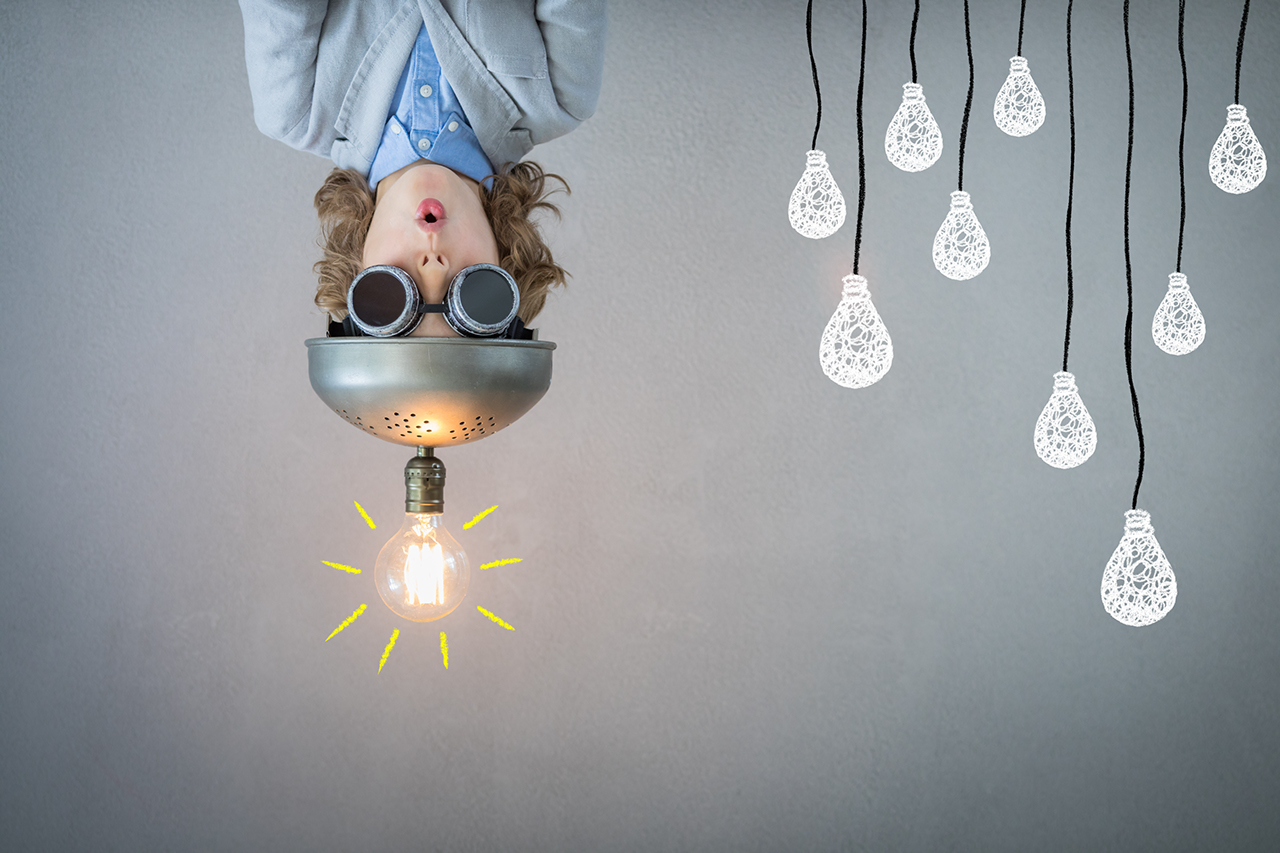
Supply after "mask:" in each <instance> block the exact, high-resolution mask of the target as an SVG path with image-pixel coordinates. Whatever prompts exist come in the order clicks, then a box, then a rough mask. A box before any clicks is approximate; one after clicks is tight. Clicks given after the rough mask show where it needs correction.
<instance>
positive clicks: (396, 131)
mask: <svg viewBox="0 0 1280 853" xmlns="http://www.w3.org/2000/svg"><path fill="white" fill-rule="evenodd" d="M391 132H392V133H394V134H395V135H396V136H399V135H400V125H398V124H393V125H391Z"/></svg>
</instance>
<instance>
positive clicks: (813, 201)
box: [787, 151, 845, 240]
mask: <svg viewBox="0 0 1280 853" xmlns="http://www.w3.org/2000/svg"><path fill="white" fill-rule="evenodd" d="M844 212H845V211H844V196H843V195H841V194H840V188H839V187H838V186H836V181H835V178H833V177H831V170H830V169H828V168H827V155H826V154H824V153H823V152H821V151H810V152H809V155H808V160H807V162H806V164H805V167H804V174H803V175H801V176H800V181H799V182H798V183H797V184H796V188H795V189H794V190H792V191H791V204H790V206H788V208H787V215H788V216H790V217H791V227H792V228H794V229H796V231H797V232H798V233H800V234H802V235H803V236H805V237H809V238H811V239H814V240H818V239H821V238H822V237H830V236H831V235H832V234H834V233H836V231H837V230H839V228H840V226H841V225H843V224H844Z"/></svg>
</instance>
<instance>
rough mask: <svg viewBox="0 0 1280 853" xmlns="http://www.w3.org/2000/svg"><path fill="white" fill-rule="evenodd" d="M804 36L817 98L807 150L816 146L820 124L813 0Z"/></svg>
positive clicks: (820, 105) (807, 12) (805, 23)
mask: <svg viewBox="0 0 1280 853" xmlns="http://www.w3.org/2000/svg"><path fill="white" fill-rule="evenodd" d="M804 37H805V39H806V40H807V41H808V42H809V65H810V67H812V68H813V94H814V95H815V96H817V98H818V117H817V118H815V119H814V120H813V142H812V143H810V144H809V150H811V151H812V150H814V149H816V148H817V147H818V126H819V125H821V124H822V90H821V89H819V88H818V63H817V62H816V61H815V60H814V58H813V0H809V8H808V10H807V11H806V12H805V15H804Z"/></svg>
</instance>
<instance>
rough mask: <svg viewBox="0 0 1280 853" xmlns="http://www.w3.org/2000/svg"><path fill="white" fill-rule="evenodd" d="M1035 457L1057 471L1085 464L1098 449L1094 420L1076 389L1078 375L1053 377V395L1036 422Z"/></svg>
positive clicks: (1067, 374) (1064, 373)
mask: <svg viewBox="0 0 1280 853" xmlns="http://www.w3.org/2000/svg"><path fill="white" fill-rule="evenodd" d="M1035 443H1036V455H1037V456H1039V457H1040V458H1041V459H1043V460H1044V461H1045V462H1046V463H1048V464H1049V465H1052V466H1053V467H1054V468H1064V469H1065V468H1074V467H1076V466H1077V465H1080V464H1082V463H1083V462H1084V461H1085V460H1087V459H1088V458H1089V457H1090V456H1092V455H1093V451H1094V449H1095V448H1097V446H1098V433H1097V431H1096V430H1095V429H1094V428H1093V418H1091V417H1089V410H1088V409H1086V408H1085V407H1084V401H1083V400H1081V399H1080V392H1079V391H1077V390H1076V378H1075V376H1073V375H1071V374H1070V373H1067V372H1066V371H1065V370H1064V371H1063V372H1061V373H1055V374H1053V393H1052V394H1050V395H1049V402H1047V403H1045V404H1044V411H1042V412H1041V413H1040V417H1039V419H1038V420H1036V435H1035Z"/></svg>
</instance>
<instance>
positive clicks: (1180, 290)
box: [1151, 272, 1204, 355]
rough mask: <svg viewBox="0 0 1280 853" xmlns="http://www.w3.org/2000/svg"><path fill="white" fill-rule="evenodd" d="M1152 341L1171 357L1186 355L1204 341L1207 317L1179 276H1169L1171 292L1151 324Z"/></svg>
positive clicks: (1173, 273)
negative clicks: (1205, 317)
mask: <svg viewBox="0 0 1280 853" xmlns="http://www.w3.org/2000/svg"><path fill="white" fill-rule="evenodd" d="M1151 337H1152V338H1154V339H1155V342H1156V346H1158V347H1160V349H1162V350H1164V351H1165V352H1167V353H1169V355H1186V354H1187V353H1189V352H1191V351H1192V350H1194V349H1195V348H1196V347H1198V346H1200V344H1201V343H1202V342H1203V341H1204V315H1203V314H1201V313H1200V306H1199V305H1197V304H1196V300H1195V298H1194V297H1193V296H1192V295H1191V288H1190V287H1188V286H1187V277H1186V276H1185V275H1183V274H1182V273H1180V272H1171V273H1169V291H1168V292H1167V293H1165V295H1164V299H1161V300H1160V307H1159V308H1157V309H1156V316H1155V319H1153V320H1152V321H1151Z"/></svg>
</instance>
